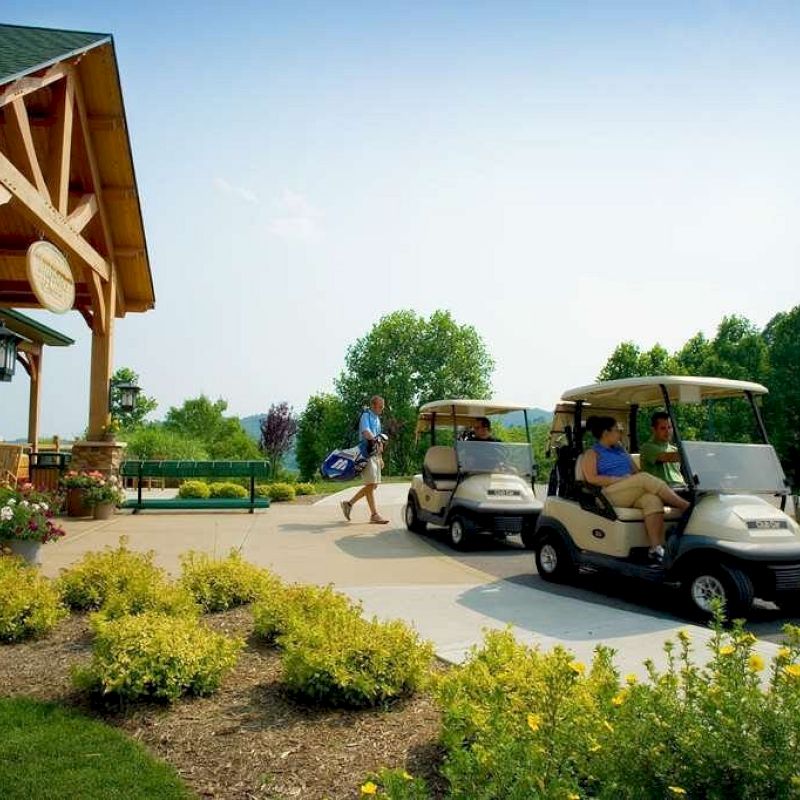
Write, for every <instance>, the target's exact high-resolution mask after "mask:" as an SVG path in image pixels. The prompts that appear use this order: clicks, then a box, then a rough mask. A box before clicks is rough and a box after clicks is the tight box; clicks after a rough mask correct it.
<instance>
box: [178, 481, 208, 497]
mask: <svg viewBox="0 0 800 800" xmlns="http://www.w3.org/2000/svg"><path fill="white" fill-rule="evenodd" d="M178 497H182V498H184V499H186V500H208V498H209V497H211V489H210V488H209V485H208V484H207V483H205V482H203V481H184V482H183V483H182V484H181V486H180V489H178Z"/></svg>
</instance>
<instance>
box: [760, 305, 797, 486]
mask: <svg viewBox="0 0 800 800" xmlns="http://www.w3.org/2000/svg"><path fill="white" fill-rule="evenodd" d="M764 340H765V342H766V344H767V348H768V351H769V366H770V374H769V379H768V382H767V386H768V388H769V394H768V395H767V397H766V398H765V401H764V417H765V421H766V423H767V427H768V429H769V432H770V436H771V438H772V441H773V442H774V444H775V447H776V449H777V450H778V453H779V454H780V455H781V460H782V461H783V464H784V468H785V470H786V473H787V476H788V477H789V479H790V481H791V482H792V486H793V487H795V489H797V487H798V486H800V306H795V307H794V308H793V309H792V310H791V311H789V312H785V313H781V314H777V315H776V316H775V317H773V318H772V319H771V320H770V322H769V323H768V324H767V327H766V328H765V329H764Z"/></svg>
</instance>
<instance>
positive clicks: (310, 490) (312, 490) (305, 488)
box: [294, 483, 317, 497]
mask: <svg viewBox="0 0 800 800" xmlns="http://www.w3.org/2000/svg"><path fill="white" fill-rule="evenodd" d="M294 493H295V494H296V495H297V496H298V497H301V496H302V495H304V494H316V493H317V488H316V487H315V486H314V484H313V483H296V484H295V485H294Z"/></svg>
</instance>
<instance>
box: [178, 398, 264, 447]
mask: <svg viewBox="0 0 800 800" xmlns="http://www.w3.org/2000/svg"><path fill="white" fill-rule="evenodd" d="M227 408H228V403H227V401H226V400H223V399H222V398H220V399H218V400H215V401H214V402H212V401H211V400H209V398H208V397H206V396H205V395H200V397H194V398H191V399H189V400H186V401H184V403H183V405H182V406H180V407H179V408H175V407H174V406H173V407H171V408H170V409H169V411H168V412H167V418H166V420H165V422H164V427H165V428H166V429H167V430H169V431H174V432H175V433H179V434H181V435H182V436H184V437H185V438H187V439H194V440H197V441H200V442H202V443H203V446H204V447H205V448H206V450H207V451H208V455H209V457H210V458H212V459H219V460H247V461H259V460H261V458H262V456H261V452H260V451H259V449H258V444H257V443H256V442H255V441H254V440H253V439H252V437H250V436H248V434H247V431H245V429H244V428H243V427H242V425H241V423H240V422H239V418H238V417H226V416H225V414H224V412H225V411H226V410H227Z"/></svg>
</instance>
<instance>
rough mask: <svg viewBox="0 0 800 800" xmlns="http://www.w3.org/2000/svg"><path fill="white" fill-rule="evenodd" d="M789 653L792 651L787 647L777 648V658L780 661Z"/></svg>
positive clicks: (787, 656) (786, 657)
mask: <svg viewBox="0 0 800 800" xmlns="http://www.w3.org/2000/svg"><path fill="white" fill-rule="evenodd" d="M791 655H792V651H791V650H790V649H789V648H788V647H781V649H780V650H778V658H779V659H780V660H781V661H786V660H787V659H788V658H789V657H790V656H791Z"/></svg>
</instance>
